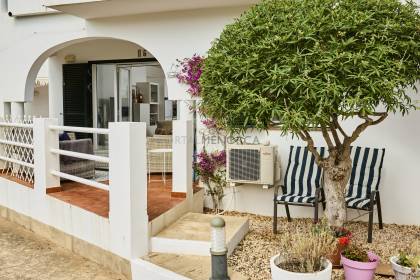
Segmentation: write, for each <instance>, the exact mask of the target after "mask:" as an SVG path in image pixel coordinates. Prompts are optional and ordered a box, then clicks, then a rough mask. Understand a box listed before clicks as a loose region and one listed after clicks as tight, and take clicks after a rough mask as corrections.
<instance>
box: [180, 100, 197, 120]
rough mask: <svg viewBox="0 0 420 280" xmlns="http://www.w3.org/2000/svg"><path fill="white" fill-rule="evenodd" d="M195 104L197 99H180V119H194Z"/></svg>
mask: <svg viewBox="0 0 420 280" xmlns="http://www.w3.org/2000/svg"><path fill="white" fill-rule="evenodd" d="M194 106H195V101H192V100H180V101H179V103H178V110H179V119H180V120H184V121H186V120H193V119H194V112H193V111H192V108H193V107H194Z"/></svg>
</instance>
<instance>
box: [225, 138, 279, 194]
mask: <svg viewBox="0 0 420 280" xmlns="http://www.w3.org/2000/svg"><path fill="white" fill-rule="evenodd" d="M275 164H276V154H275V149H274V147H273V146H265V145H229V146H228V147H227V166H226V167H227V168H226V169H227V170H226V171H227V172H226V176H227V181H228V182H230V183H247V184H257V185H264V187H267V186H272V185H274V180H275Z"/></svg>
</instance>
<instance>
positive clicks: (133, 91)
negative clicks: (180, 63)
mask: <svg viewBox="0 0 420 280" xmlns="http://www.w3.org/2000/svg"><path fill="white" fill-rule="evenodd" d="M43 64H44V65H45V64H48V66H49V70H48V76H49V86H48V88H49V92H48V94H49V95H50V96H49V106H48V107H49V108H48V109H49V114H48V115H49V116H50V117H54V118H58V119H59V120H60V123H62V124H65V125H72V126H93V127H106V125H107V122H109V121H143V122H146V123H149V124H150V126H148V132H149V134H153V132H154V129H155V125H156V123H157V121H163V120H165V119H172V118H173V117H174V115H173V114H171V112H173V110H172V108H173V106H171V104H170V102H168V101H166V99H167V95H166V92H167V85H166V78H165V73H164V71H163V69H162V67H161V65H160V63H159V61H158V60H157V59H156V58H155V57H154V56H153V54H151V53H150V52H149V51H148V50H146V49H144V48H142V47H141V46H139V45H138V44H136V43H133V42H129V41H126V40H121V39H115V38H106V37H89V38H83V39H76V40H72V41H68V42H65V43H62V44H59V45H56V46H54V47H52V48H50V49H48V50H47V51H46V52H44V53H43V54H42V55H41V56H39V57H38V59H37V60H36V61H35V63H34V64H33V65H32V67H31V69H30V71H29V74H28V77H27V81H26V86H25V95H26V96H27V98H26V100H31V99H32V96H29V95H33V94H34V85H35V81H36V78H37V74H38V72H39V70H40V69H41V66H42V65H43ZM83 69H84V70H83ZM63 70H64V71H63ZM127 70H128V71H127ZM75 71H76V72H75ZM77 71H87V72H88V74H89V77H88V79H87V81H85V83H86V85H82V86H84V87H85V89H86V88H87V87H89V88H90V91H87V93H88V94H90V95H92V98H91V100H90V101H89V100H86V101H84V102H81V103H80V102H79V103H78V102H76V101H81V100H82V99H81V97H82V96H81V92H80V91H81V89H80V88H79V92H77V89H72V88H71V85H70V84H71V83H73V84H76V83H77V81H75V80H74V79H77V78H78V79H79V81H81V80H83V79H84V77H83V76H82V75H77V74H78V73H77ZM117 72H118V73H117ZM127 72H129V75H130V76H129V77H128V78H130V83H131V84H126V85H121V81H123V78H124V77H123V76H122V75H123V74H125V75H127ZM79 74H80V73H79ZM69 75H70V76H71V75H73V76H75V77H73V80H71V77H70V79H69V78H68V77H65V76H69ZM104 75H108V76H107V77H105V76H104ZM125 82H127V81H125ZM138 83H149V85H148V86H149V91H153V94H155V95H156V94H157V95H158V96H157V97H153V100H152V97H151V95H150V93H148V92H145V93H143V92H141V91H145V90H146V88H145V87H146V85H145V84H138ZM63 84H64V86H63ZM69 85H70V87H69ZM118 85H121V87H120V86H118ZM79 86H80V85H79ZM123 87H125V88H124V90H125V91H126V93H125V97H121V98H120V97H119V96H117V95H116V94H114V93H115V91H121V90H123ZM156 88H157V89H156ZM72 90H73V91H75V90H76V92H75V93H74V98H73V96H72V95H71V94H72V92H71V91H72ZM69 91H70V93H69ZM156 91H157V92H156ZM69 94H70V95H69ZM143 95H145V96H143ZM35 98H36V97H35ZM101 98H102V100H101ZM103 98H107V99H108V100H107V101H105V100H103ZM71 101H74V102H73V103H72V102H71ZM65 102H67V103H68V102H70V106H66V104H64V103H65ZM124 102H125V105H124V104H122V103H124ZM140 102H143V103H146V104H149V108H145V107H146V106H144V105H145V104H142V106H140V105H138V104H139V103H140ZM35 103H36V102H33V104H35ZM165 104H166V108H165ZM81 107H85V108H84V112H82V111H79V112H78V113H79V114H80V116H79V121H80V120H81V119H84V120H87V119H89V118H90V120H88V122H85V123H83V122H80V123H77V121H76V119H75V114H76V113H77V112H66V109H69V110H71V109H72V108H76V109H80V108H81ZM139 107H143V110H149V111H150V113H149V114H148V116H147V117H146V116H145V114H144V113H139V112H138V111H139V110H140V108H139ZM89 108H91V109H92V110H89ZM135 109H136V110H137V112H135V111H134V110H135ZM71 114H73V115H71ZM83 114H84V115H83ZM86 114H87V115H86ZM89 114H90V115H89ZM105 114H107V116H105ZM110 114H113V115H112V116H111V115H110ZM70 115H71V116H70ZM66 117H67V120H68V121H66V120H65V119H66ZM71 118H73V122H72V121H71Z"/></svg>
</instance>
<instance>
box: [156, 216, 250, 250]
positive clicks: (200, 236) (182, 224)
mask: <svg viewBox="0 0 420 280" xmlns="http://www.w3.org/2000/svg"><path fill="white" fill-rule="evenodd" d="M213 217H215V216H214V215H208V214H200V213H187V214H185V215H184V216H182V217H181V218H179V219H178V220H177V221H176V222H174V223H172V224H171V225H170V226H168V227H167V228H165V229H164V230H162V231H161V232H159V233H158V234H157V235H155V236H154V237H152V238H151V251H152V252H155V253H169V254H181V255H197V256H210V234H211V228H210V221H211V219H212V218H213ZM222 218H223V219H224V220H225V222H226V243H227V247H228V255H230V254H231V253H232V252H233V250H234V249H235V247H236V246H237V245H238V244H239V242H240V241H241V240H242V239H243V238H244V237H245V235H246V234H247V233H248V231H249V221H248V219H246V218H242V217H232V216H222Z"/></svg>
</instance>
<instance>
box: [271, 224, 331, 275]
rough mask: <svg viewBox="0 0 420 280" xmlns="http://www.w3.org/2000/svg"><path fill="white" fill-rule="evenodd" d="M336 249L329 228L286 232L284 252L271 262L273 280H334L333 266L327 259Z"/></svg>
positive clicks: (283, 244) (283, 236)
mask: <svg viewBox="0 0 420 280" xmlns="http://www.w3.org/2000/svg"><path fill="white" fill-rule="evenodd" d="M334 247H335V238H334V236H333V235H332V234H331V232H330V230H329V229H328V228H326V227H322V228H314V229H312V230H310V231H309V232H303V233H302V232H298V231H296V232H293V233H290V232H286V233H284V234H283V235H282V241H281V248H282V252H281V253H280V254H278V255H276V256H274V257H272V258H271V260H270V268H271V277H272V279H273V280H283V279H288V280H330V279H331V273H332V264H331V262H330V261H329V260H328V259H327V258H326V256H327V255H328V254H329V253H330V252H331V251H332V250H333V248H334Z"/></svg>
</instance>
